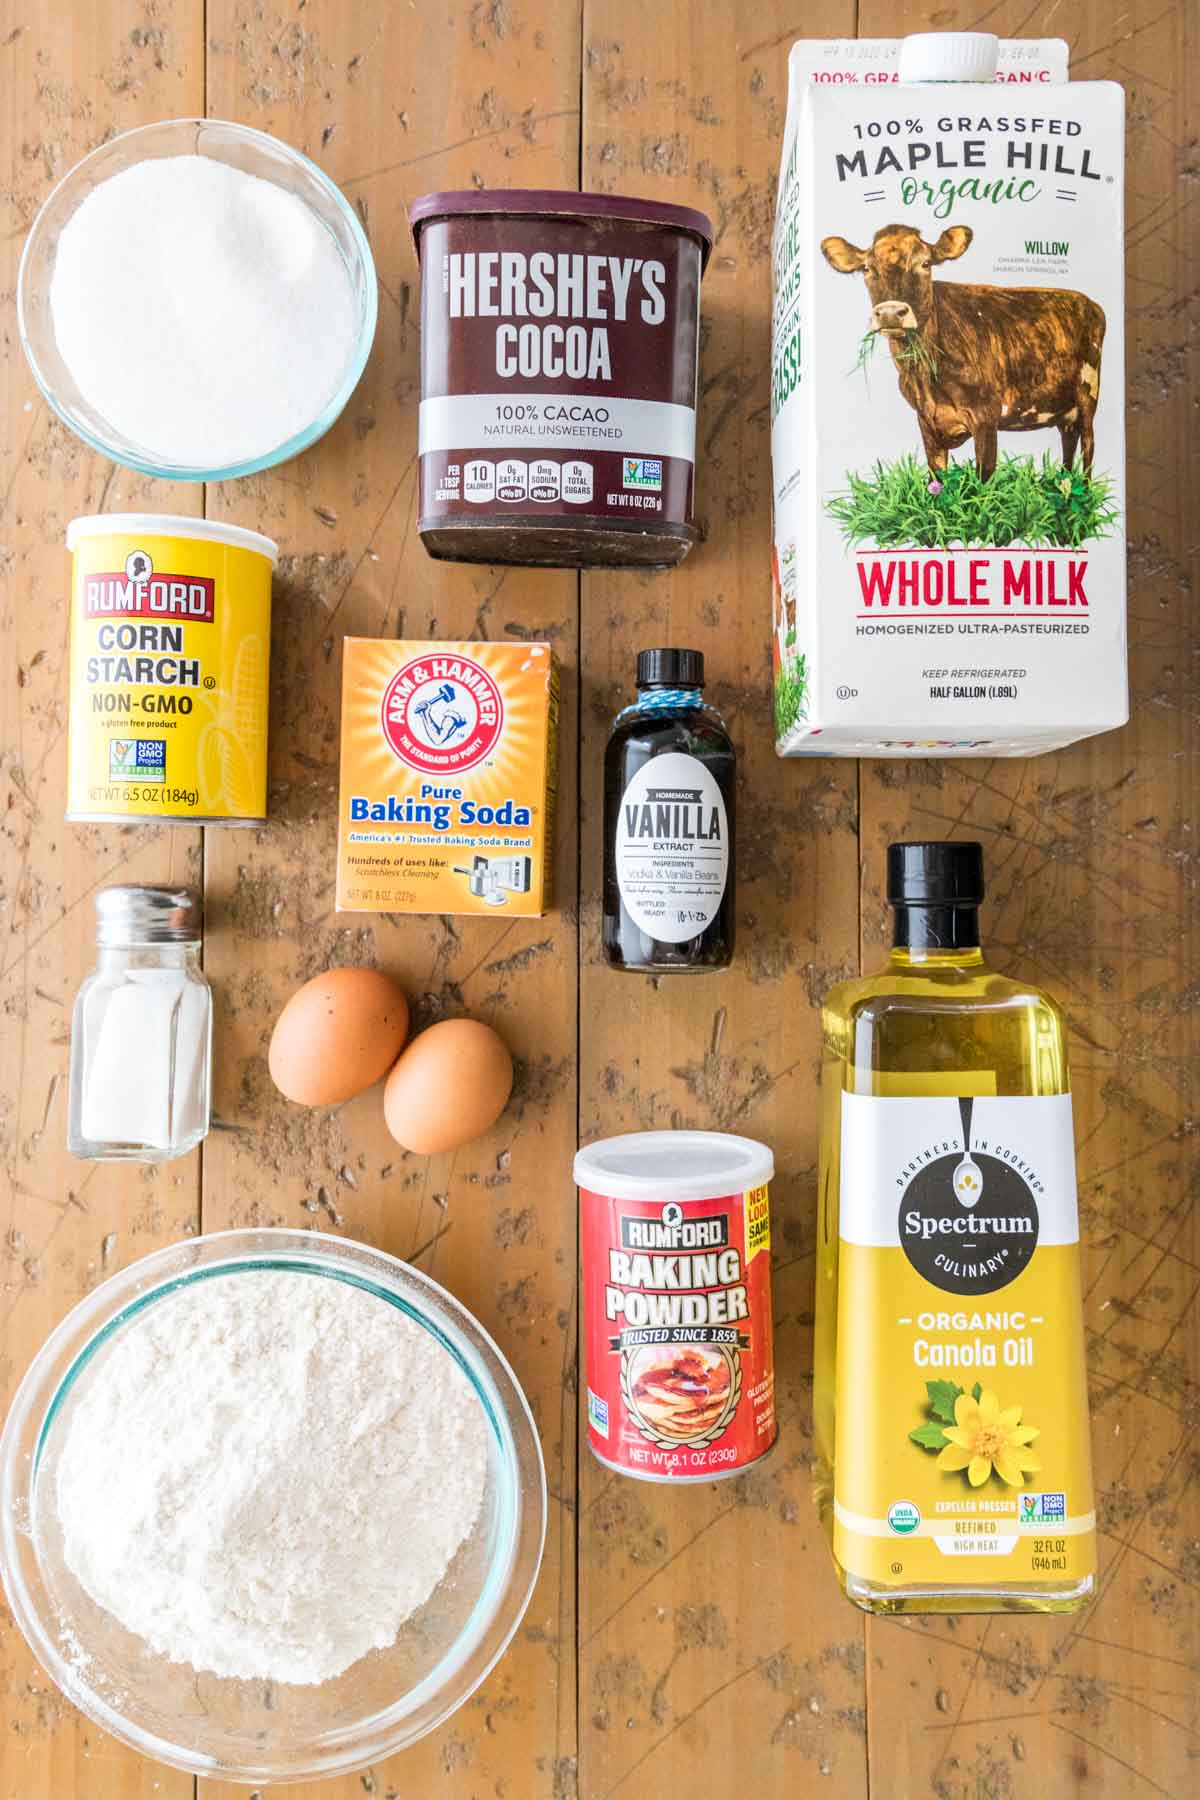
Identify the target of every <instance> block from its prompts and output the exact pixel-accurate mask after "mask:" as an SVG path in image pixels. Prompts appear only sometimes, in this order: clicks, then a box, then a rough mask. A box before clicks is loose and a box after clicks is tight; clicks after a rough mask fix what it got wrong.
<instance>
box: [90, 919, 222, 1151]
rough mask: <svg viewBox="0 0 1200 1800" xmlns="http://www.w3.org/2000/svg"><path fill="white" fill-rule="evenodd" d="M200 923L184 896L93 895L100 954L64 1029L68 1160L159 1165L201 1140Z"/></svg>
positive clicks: (206, 1086)
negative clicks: (67, 1048)
mask: <svg viewBox="0 0 1200 1800" xmlns="http://www.w3.org/2000/svg"><path fill="white" fill-rule="evenodd" d="M201 917H202V914H201V906H200V897H199V895H198V894H196V893H194V892H193V891H192V889H191V888H185V887H109V888H101V890H100V892H99V893H98V894H97V895H96V944H97V947H98V950H99V955H98V957H97V963H96V968H95V970H94V972H93V973H92V974H91V975H89V976H88V977H87V979H86V981H85V982H84V984H83V986H82V987H81V988H80V990H79V994H78V997H77V999H76V1001H75V1013H74V1018H73V1020H72V1024H71V1107H70V1122H69V1125H68V1129H67V1149H68V1150H69V1151H70V1152H71V1154H72V1156H80V1157H87V1158H90V1159H94V1160H101V1161H128V1162H168V1161H170V1159H171V1158H172V1157H175V1156H182V1155H183V1154H184V1153H185V1151H188V1150H191V1149H192V1148H193V1147H194V1146H195V1145H196V1144H198V1143H199V1142H200V1140H201V1138H202V1137H204V1135H205V1133H206V1132H207V1131H208V1121H209V1090H210V1070H211V1062H212V992H211V990H210V988H209V985H208V982H207V981H206V980H205V977H204V971H203V970H202V969H201V967H200V925H201Z"/></svg>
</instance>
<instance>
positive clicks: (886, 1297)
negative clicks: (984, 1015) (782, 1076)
mask: <svg viewBox="0 0 1200 1800" xmlns="http://www.w3.org/2000/svg"><path fill="white" fill-rule="evenodd" d="M839 1236H840V1244H839V1270H838V1352H837V1368H838V1381H837V1425H836V1483H835V1505H834V1550H835V1553H836V1555H837V1557H838V1560H839V1562H840V1563H841V1564H842V1566H843V1568H845V1569H847V1570H849V1571H851V1572H852V1573H854V1574H856V1575H858V1576H861V1577H864V1578H866V1579H868V1580H870V1581H872V1582H874V1583H878V1584H880V1585H882V1586H884V1587H886V1586H889V1585H895V1586H899V1587H904V1588H911V1587H912V1586H914V1585H921V1584H923V1583H947V1582H964V1583H972V1582H974V1583H979V1582H983V1583H987V1584H991V1583H993V1582H999V1583H1005V1582H1018V1583H1020V1584H1021V1585H1022V1586H1028V1585H1029V1584H1030V1583H1036V1582H1038V1581H1047V1582H1055V1583H1058V1584H1061V1583H1064V1582H1072V1581H1079V1580H1083V1579H1084V1578H1085V1577H1087V1576H1089V1575H1092V1574H1094V1572H1095V1567H1096V1535H1095V1523H1096V1522H1095V1514H1094V1511H1093V1499H1092V1473H1091V1457H1090V1449H1089V1435H1088V1408H1087V1389H1086V1378H1085V1368H1084V1345H1083V1324H1082V1316H1081V1307H1080V1292H1079V1244H1078V1239H1079V1226H1078V1219H1077V1210H1076V1193H1075V1148H1074V1135H1073V1132H1072V1125H1071V1100H1070V1096H1069V1095H1067V1094H1059V1095H1053V1096H1045V1097H1039V1098H1026V1097H1010V1096H1003V1097H998V1096H966V1095H963V1096H955V1095H947V1096H944V1097H940V1098H932V1097H930V1098H924V1097H912V1096H909V1097H903V1098H900V1097H897V1098H884V1097H877V1096H864V1095H857V1094H843V1095H842V1203H841V1216H840V1223H839Z"/></svg>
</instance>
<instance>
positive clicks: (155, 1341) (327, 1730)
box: [0, 1230, 546, 1786]
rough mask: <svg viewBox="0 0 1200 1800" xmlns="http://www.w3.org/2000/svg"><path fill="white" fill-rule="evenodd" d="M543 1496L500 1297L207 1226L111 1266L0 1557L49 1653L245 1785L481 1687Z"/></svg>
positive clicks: (357, 1747)
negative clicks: (481, 1301) (484, 1303)
mask: <svg viewBox="0 0 1200 1800" xmlns="http://www.w3.org/2000/svg"><path fill="white" fill-rule="evenodd" d="M545 1526H546V1483H545V1473H544V1468H543V1463H542V1456H541V1450H540V1448H539V1445H538V1438H537V1433H536V1430H535V1428H534V1424H533V1419H532V1417H531V1414H530V1411H529V1407H528V1404H527V1402H526V1400H525V1397H524V1395H523V1393H522V1392H521V1388H520V1386H519V1384H518V1382H517V1379H516V1377H515V1376H514V1374H513V1372H512V1370H511V1369H510V1367H509V1365H508V1363H507V1362H506V1360H505V1359H504V1357H503V1355H502V1354H501V1352H500V1351H499V1350H498V1349H497V1347H496V1345H495V1344H494V1343H493V1342H492V1340H491V1338H490V1337H489V1336H488V1334H487V1333H486V1332H485V1331H484V1329H483V1327H482V1326H481V1325H480V1324H479V1323H478V1322H477V1321H476V1320H475V1319H474V1318H473V1317H472V1315H471V1314H470V1313H469V1312H468V1311H467V1310H466V1309H465V1308H464V1307H463V1306H461V1305H460V1304H459V1303H458V1302H457V1301H456V1300H455V1299H453V1298H452V1296H451V1295H449V1294H448V1293H446V1292H445V1291H444V1290H443V1289H442V1288H440V1287H439V1286H438V1285H437V1284H436V1283H435V1282H433V1281H431V1280H430V1279H429V1277H428V1276H426V1275H423V1274H422V1273H421V1272H420V1271H419V1270H417V1269H414V1268H413V1267H411V1265H409V1264H406V1263H401V1262H398V1261H397V1260H396V1259H395V1258H394V1257H390V1256H387V1255H385V1254H384V1253H383V1252H381V1251H378V1250H374V1249H372V1248H370V1247H369V1246H367V1245H365V1244H357V1243H353V1242H350V1241H348V1240H346V1239H342V1238H334V1237H329V1236H325V1235H323V1234H321V1233H316V1232H305V1231H291V1230H261V1231H258V1230H253V1231H251V1230H243V1231H232V1232H221V1233H216V1234H213V1235H211V1236H206V1237H199V1238H195V1239H193V1240H191V1241H189V1242H184V1243H180V1244H176V1245H172V1246H170V1247H169V1248H167V1249H164V1250H160V1251H156V1252H155V1253H154V1254H152V1255H150V1256H147V1257H143V1258H142V1259H141V1260H140V1261H138V1262H135V1263H133V1264H131V1265H130V1267H129V1268H127V1269H124V1270H122V1271H121V1272H120V1273H119V1274H117V1275H114V1276H113V1277H111V1278H110V1279H109V1280H108V1281H105V1282H103V1283H102V1284H101V1285H100V1286H99V1287H97V1288H96V1289H95V1290H94V1291H93V1292H92V1293H90V1294H88V1295H87V1296H86V1297H85V1298H84V1299H83V1300H81V1301H80V1302H79V1303H78V1304H77V1305H76V1306H75V1308H74V1309H73V1311H72V1312H70V1313H69V1314H68V1315H67V1317H66V1319H65V1320H64V1321H63V1322H62V1324H61V1325H60V1326H59V1327H58V1329H57V1330H56V1331H55V1332H54V1333H53V1334H52V1335H51V1336H50V1338H49V1339H48V1340H47V1341H46V1343H45V1344H44V1345H43V1347H42V1349H41V1350H40V1351H39V1353H38V1355H37V1356H36V1357H35V1359H34V1361H33V1363H32V1365H31V1367H30V1369H29V1371H28V1373H27V1374H26V1376H25V1378H24V1380H23V1382H22V1383H21V1386H20V1388H19V1389H18V1392H17V1395H16V1398H15V1400H14V1401H13V1405H12V1409H11V1411H10V1414H9V1417H8V1421H7V1423H6V1425H5V1428H4V1434H3V1438H2V1440H0V1567H2V1572H3V1578H4V1586H5V1590H6V1592H7V1595H8V1601H9V1605H10V1607H11V1609H12V1612H13V1615H14V1617H15V1618H16V1621H17V1623H18V1625H19V1626H20V1628H21V1630H22V1632H23V1633H24V1635H25V1637H26V1639H27V1641H28V1642H29V1644H30V1646H31V1648H32V1649H33V1651H34V1653H35V1655H36V1656H37V1658H38V1660H39V1661H40V1662H41V1664H42V1666H43V1668H44V1669H45V1670H46V1671H47V1673H48V1674H49V1675H50V1676H51V1677H52V1678H53V1679H54V1681H55V1682H57V1684H58V1686H59V1687H60V1688H61V1689H62V1691H63V1693H64V1694H65V1695H66V1696H67V1698H68V1699H69V1700H71V1701H72V1702H73V1703H74V1704H75V1705H76V1706H77V1707H79V1708H80V1709H81V1711H83V1712H84V1713H85V1714H87V1716H88V1717H89V1718H90V1719H92V1720H94V1721H95V1722H96V1723H97V1724H98V1725H100V1726H102V1727H104V1729H105V1730H107V1731H109V1732H111V1733H112V1734H113V1735H114V1736H115V1737H118V1738H120V1739H122V1740H123V1741H124V1742H125V1743H127V1744H130V1745H132V1746H133V1747H134V1748H135V1749H136V1750H138V1751H139V1752H141V1753H142V1754H144V1755H147V1756H152V1757H156V1758H158V1759H159V1760H161V1761H163V1762H166V1763H169V1764H172V1765H173V1766H175V1767H176V1768H179V1769H183V1770H186V1771H188V1772H189V1773H191V1774H194V1775H209V1776H214V1777H222V1778H224V1779H226V1780H233V1781H239V1782H244V1783H247V1784H250V1785H254V1786H258V1785H261V1784H266V1783H271V1782H289V1781H300V1780H311V1779H315V1778H319V1777H324V1776H333V1775H341V1774H347V1773H350V1772H352V1771H354V1770H356V1769H361V1768H364V1767H366V1766H367V1765H368V1764H371V1763H374V1762H377V1761H379V1760H380V1759H382V1758H383V1757H385V1756H387V1755H389V1754H391V1753H392V1752H393V1751H395V1750H399V1749H402V1748H403V1747H404V1746H405V1745H407V1744H410V1743H412V1742H414V1741H415V1740H416V1739H417V1738H419V1737H422V1736H424V1734H425V1733H426V1732H428V1731H430V1730H432V1729H433V1727H434V1726H436V1725H438V1724H440V1723H441V1722H442V1721H443V1720H444V1719H445V1718H447V1717H448V1715H449V1714H450V1713H451V1712H453V1711H454V1710H455V1709H456V1708H457V1707H459V1706H461V1705H462V1704H463V1702H464V1701H465V1700H466V1699H467V1698H468V1696H469V1695H470V1694H471V1693H472V1692H474V1690H475V1689H476V1688H477V1687H478V1685H479V1683H480V1682H481V1681H482V1680H483V1679H484V1677H485V1676H486V1675H487V1673H488V1672H489V1670H490V1669H491V1668H492V1666H493V1665H494V1663H495V1662H496V1660H497V1659H498V1658H499V1656H500V1655H501V1654H502V1653H503V1651H504V1650H505V1648H506V1647H507V1645H508V1643H509V1640H510V1639H511V1638H512V1635H513V1633H514V1632H515V1631H516V1629H517V1626H518V1624H519V1623H520V1620H521V1618H522V1615H523V1614H524V1611H525V1608H526V1605H527V1604H528V1601H529V1597H530V1594H531V1592H532V1589H533V1584H534V1581H535V1579H536V1577H537V1572H538V1568H539V1565H540V1562H541V1554H542V1545H543V1541H544V1536H545Z"/></svg>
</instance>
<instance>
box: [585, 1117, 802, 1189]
mask: <svg viewBox="0 0 1200 1800" xmlns="http://www.w3.org/2000/svg"><path fill="white" fill-rule="evenodd" d="M774 1173H775V1158H774V1157H773V1156H772V1154H771V1152H770V1151H769V1150H768V1149H767V1146H766V1145H765V1144H759V1143H756V1142H755V1140H754V1139H753V1138H744V1137H732V1136H730V1135H729V1134H727V1133H726V1132H723V1131H631V1132H628V1133H627V1134H626V1135H625V1136H624V1137H612V1138H602V1139H601V1140H600V1142H599V1143H598V1144H585V1146H584V1147H583V1149H582V1150H580V1151H578V1152H577V1153H576V1156H575V1185H576V1187H581V1188H586V1189H587V1191H588V1193H590V1194H606V1195H607V1196H608V1197H609V1198H610V1199H612V1200H718V1199H720V1198H721V1197H722V1196H723V1195H725V1194H742V1193H745V1192H746V1190H747V1189H748V1188H755V1187H762V1186H763V1184H764V1183H765V1182H768V1181H770V1179H771V1177H772V1175H774Z"/></svg>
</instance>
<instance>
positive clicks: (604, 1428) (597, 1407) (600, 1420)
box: [587, 1388, 608, 1438]
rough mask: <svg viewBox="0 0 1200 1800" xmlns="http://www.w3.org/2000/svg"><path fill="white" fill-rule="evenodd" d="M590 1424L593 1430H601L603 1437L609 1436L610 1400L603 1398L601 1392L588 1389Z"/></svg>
mask: <svg viewBox="0 0 1200 1800" xmlns="http://www.w3.org/2000/svg"><path fill="white" fill-rule="evenodd" d="M587 1403H588V1424H589V1425H590V1426H591V1428H592V1430H593V1431H596V1432H599V1434H600V1436H601V1437H602V1438H606V1437H607V1436H608V1401H607V1400H602V1399H601V1398H600V1396H599V1394H593V1392H592V1390H591V1388H589V1389H588V1391H587Z"/></svg>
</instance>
